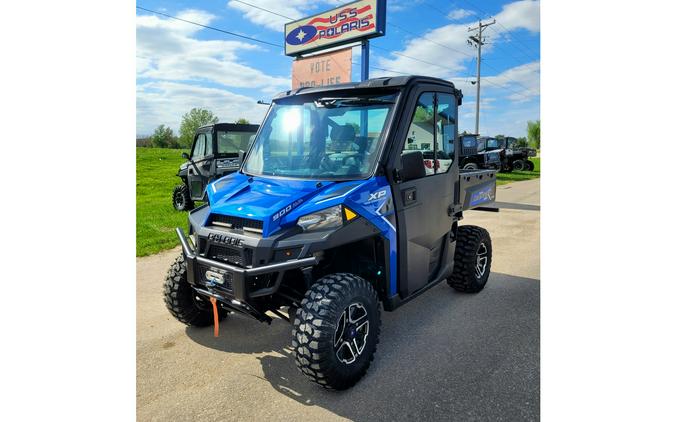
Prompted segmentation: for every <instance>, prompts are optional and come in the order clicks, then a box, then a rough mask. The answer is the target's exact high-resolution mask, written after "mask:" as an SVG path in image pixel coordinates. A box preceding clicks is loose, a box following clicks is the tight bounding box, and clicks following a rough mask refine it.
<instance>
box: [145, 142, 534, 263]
mask: <svg viewBox="0 0 675 422" xmlns="http://www.w3.org/2000/svg"><path fill="white" fill-rule="evenodd" d="M182 152H183V151H182V150H177V149H161V148H136V256H146V255H150V254H154V253H157V252H160V251H163V250H165V249H170V248H173V247H174V246H176V245H178V239H177V238H176V233H175V232H174V229H175V228H176V227H183V229H184V230H185V232H186V233H187V213H186V212H178V211H176V210H174V209H173V206H172V205H171V193H172V192H173V187H174V186H176V185H177V184H179V183H180V179H179V178H178V177H176V173H177V172H178V167H180V165H181V163H183V161H184V160H183V159H182V158H181V156H180V154H181V153H182ZM532 161H533V162H534V166H535V167H534V171H522V172H513V173H498V174H497V184H498V185H503V184H506V183H511V182H516V181H520V180H529V179H535V178H537V177H539V172H540V160H539V158H532Z"/></svg>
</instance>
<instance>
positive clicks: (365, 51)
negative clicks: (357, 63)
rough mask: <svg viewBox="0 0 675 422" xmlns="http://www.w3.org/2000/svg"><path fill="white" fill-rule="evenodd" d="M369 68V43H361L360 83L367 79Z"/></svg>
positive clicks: (364, 41) (366, 41)
mask: <svg viewBox="0 0 675 422" xmlns="http://www.w3.org/2000/svg"><path fill="white" fill-rule="evenodd" d="M369 67H370V41H369V40H363V41H361V81H365V80H366V79H368V70H369Z"/></svg>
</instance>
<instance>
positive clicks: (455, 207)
mask: <svg viewBox="0 0 675 422" xmlns="http://www.w3.org/2000/svg"><path fill="white" fill-rule="evenodd" d="M460 212H462V206H461V205H460V204H452V205H450V206H449V207H448V215H449V216H453V215H455V214H457V213H460Z"/></svg>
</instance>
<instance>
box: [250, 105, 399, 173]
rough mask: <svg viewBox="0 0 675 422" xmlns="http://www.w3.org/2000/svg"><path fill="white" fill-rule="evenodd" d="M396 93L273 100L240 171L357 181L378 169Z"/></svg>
mask: <svg viewBox="0 0 675 422" xmlns="http://www.w3.org/2000/svg"><path fill="white" fill-rule="evenodd" d="M395 101H396V94H391V95H385V96H359V97H319V98H317V97H312V98H306V99H302V100H300V101H299V102H298V101H297V100H296V101H295V102H292V103H289V102H274V103H272V106H271V108H270V111H269V115H268V116H267V119H265V123H263V126H262V128H261V129H260V132H259V134H258V136H257V137H256V139H255V143H254V144H253V147H252V148H251V150H250V153H249V156H248V157H247V158H246V163H245V164H244V167H243V168H242V171H243V172H244V173H247V174H251V175H269V176H282V177H297V178H303V179H359V178H365V177H368V176H369V175H370V174H371V173H372V172H373V170H374V167H375V165H376V160H377V155H378V152H379V150H380V147H381V144H382V142H383V139H382V135H383V133H382V132H383V131H384V128H385V125H386V123H387V122H388V120H389V118H390V114H391V109H392V107H393V105H394V103H395Z"/></svg>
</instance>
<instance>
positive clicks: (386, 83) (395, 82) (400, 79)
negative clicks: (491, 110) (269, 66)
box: [273, 75, 461, 100]
mask: <svg viewBox="0 0 675 422" xmlns="http://www.w3.org/2000/svg"><path fill="white" fill-rule="evenodd" d="M420 82H423V83H430V84H438V85H443V86H448V87H450V88H453V89H455V90H456V91H457V92H459V94H460V95H461V91H460V90H458V89H456V88H455V85H454V84H453V83H452V82H450V81H446V80H444V79H439V78H433V77H431V76H418V75H409V76H394V77H383V78H373V79H368V80H365V81H363V82H347V83H344V84H337V85H324V86H313V87H302V88H298V89H292V90H289V91H284V92H280V93H278V94H277V95H276V96H275V97H274V98H273V100H278V99H281V98H286V97H291V96H294V95H304V94H316V93H322V92H333V91H340V90H345V89H368V88H400V87H405V86H407V85H412V84H413V83H420Z"/></svg>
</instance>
